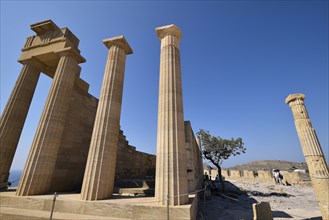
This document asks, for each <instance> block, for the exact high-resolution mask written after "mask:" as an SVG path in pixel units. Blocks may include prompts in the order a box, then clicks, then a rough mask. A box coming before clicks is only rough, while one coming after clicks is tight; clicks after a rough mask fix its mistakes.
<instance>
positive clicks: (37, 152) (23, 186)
mask: <svg viewBox="0 0 329 220" xmlns="http://www.w3.org/2000/svg"><path fill="white" fill-rule="evenodd" d="M58 55H59V56H60V59H59V63H58V66H57V69H56V72H55V75H54V79H53V82H52V85H51V87H50V91H49V94H48V97H47V101H46V104H45V107H44V109H43V112H42V115H41V119H40V122H39V125H38V128H37V130H36V133H35V136H34V139H33V142H32V146H31V149H30V152H29V155H28V159H27V162H26V164H25V167H24V171H23V174H22V177H21V180H20V182H19V186H18V189H17V191H16V195H18V196H28V195H38V194H45V193H47V192H48V190H49V188H50V186H51V181H52V177H53V172H54V168H55V163H56V159H57V153H58V150H59V147H60V141H61V136H62V133H63V129H64V125H65V118H66V113H67V110H68V106H69V102H70V97H71V92H72V90H73V85H74V81H75V78H76V76H78V75H79V73H80V70H81V68H80V67H79V65H78V64H79V62H83V61H84V59H83V58H82V57H80V55H78V54H75V53H74V52H72V51H69V50H64V51H62V52H58Z"/></svg>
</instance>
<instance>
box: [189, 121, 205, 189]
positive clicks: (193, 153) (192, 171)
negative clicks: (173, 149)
mask: <svg viewBox="0 0 329 220" xmlns="http://www.w3.org/2000/svg"><path fill="white" fill-rule="evenodd" d="M184 126H185V148H186V156H187V160H186V161H187V178H188V190H189V192H194V191H196V190H198V189H200V187H201V184H202V180H203V170H202V167H203V165H202V155H201V149H200V147H199V145H198V144H197V142H196V139H195V135H194V132H193V130H192V127H191V123H190V122H189V121H185V122H184Z"/></svg>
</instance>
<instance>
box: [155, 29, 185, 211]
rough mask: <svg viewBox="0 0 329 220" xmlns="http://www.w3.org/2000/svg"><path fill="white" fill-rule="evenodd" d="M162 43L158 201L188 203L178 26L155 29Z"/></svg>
mask: <svg viewBox="0 0 329 220" xmlns="http://www.w3.org/2000/svg"><path fill="white" fill-rule="evenodd" d="M156 33H157V35H158V38H159V40H160V41H161V54H160V82H159V104H158V105H159V106H158V130H157V159H156V179H155V181H156V182H155V197H156V199H157V201H158V204H160V205H170V206H176V205H183V204H186V203H187V201H188V196H187V193H188V179H187V165H186V164H187V163H186V150H185V135H184V133H185V131H184V113H183V96H182V79H181V66H180V48H179V41H180V40H181V37H182V35H181V31H180V30H179V28H178V27H177V26H176V25H167V26H163V27H158V28H156Z"/></svg>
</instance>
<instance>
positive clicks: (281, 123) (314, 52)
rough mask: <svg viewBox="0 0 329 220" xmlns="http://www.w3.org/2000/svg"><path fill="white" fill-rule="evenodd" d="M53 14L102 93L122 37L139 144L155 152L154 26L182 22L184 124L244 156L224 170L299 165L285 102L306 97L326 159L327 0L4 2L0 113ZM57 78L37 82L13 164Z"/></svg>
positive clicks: (129, 129)
mask: <svg viewBox="0 0 329 220" xmlns="http://www.w3.org/2000/svg"><path fill="white" fill-rule="evenodd" d="M46 19H52V20H53V21H54V22H55V23H56V24H57V25H58V26H59V27H68V28H69V29H70V30H71V31H72V32H73V33H74V34H75V35H76V36H77V37H78V38H79V39H80V50H81V54H82V55H83V56H84V57H85V58H86V59H87V62H86V63H84V64H82V65H81V67H82V72H81V77H82V78H83V79H84V80H85V81H87V82H88V83H89V84H90V93H91V94H92V95H94V96H95V97H99V93H100V87H101V83H102V79H103V74H104V67H105V62H106V57H107V48H106V47H105V46H104V45H103V44H102V40H103V39H106V38H109V37H113V36H117V35H124V36H125V37H126V39H127V41H128V42H129V43H130V45H131V47H132V48H133V50H134V54H132V55H129V56H128V57H127V62H126V71H125V84H124V92H123V104H122V113H121V128H122V129H123V130H124V133H125V135H126V136H127V139H128V140H129V143H130V144H131V145H134V146H136V147H137V149H138V150H140V151H144V152H149V153H154V154H155V153H156V128H157V104H158V85H159V82H158V81H159V59H160V58H159V56H160V51H159V50H160V42H159V40H158V38H157V36H156V34H155V30H154V29H155V28H156V27H159V26H163V25H167V24H172V23H174V24H176V25H177V26H178V27H180V28H181V31H182V34H183V38H182V41H181V66H182V77H183V99H184V114H185V120H190V121H191V123H192V127H193V129H194V131H195V132H196V131H198V130H199V129H200V128H204V129H206V130H209V131H210V132H211V133H212V134H215V135H219V136H221V137H223V138H231V137H234V138H236V137H242V138H243V140H244V142H245V146H246V147H247V153H246V154H244V155H242V156H238V157H235V158H232V159H229V160H227V161H226V162H224V164H223V166H224V167H227V166H231V165H235V164H240V163H245V162H249V161H253V160H261V159H272V160H290V161H297V162H301V161H304V157H303V154H302V151H301V147H300V144H299V140H298V137H297V133H296V129H295V126H294V122H293V117H292V113H291V110H290V108H289V107H288V106H287V105H286V104H285V102H284V100H285V98H286V97H287V96H288V95H289V94H291V93H304V94H305V95H306V107H307V109H308V112H309V115H310V118H311V121H312V123H313V127H314V128H315V130H316V132H317V134H318V137H319V140H320V143H321V145H322V148H323V150H324V153H325V155H326V157H327V159H328V1H316V0H310V1H297V0H296V1H266V0H265V1H177V2H176V1H169V2H166V1H157V2H151V1H123V2H121V1H53V2H49V1H48V2H43V1H1V86H0V88H1V112H2V111H3V108H4V106H5V104H6V102H7V100H8V97H9V95H10V93H11V90H12V88H13V86H14V84H15V81H16V79H17V77H18V74H19V72H20V69H21V67H22V66H21V64H19V63H18V62H17V58H18V57H19V56H20V53H21V48H22V47H23V45H24V43H25V38H26V37H27V36H30V35H33V34H34V32H32V31H31V30H30V24H33V23H36V22H39V21H43V20H46ZM50 84H51V79H50V78H48V77H47V76H45V75H42V77H41V78H40V80H39V84H38V87H37V90H36V92H35V96H34V98H33V101H32V104H31V110H30V112H29V115H28V118H27V121H26V123H25V127H24V130H23V134H22V136H21V140H20V142H19V147H18V149H17V152H16V156H15V159H14V163H13V166H12V169H21V168H23V166H24V163H25V160H26V157H27V154H28V151H29V149H30V146H31V142H32V138H33V135H34V132H35V130H36V127H37V124H38V121H39V118H40V115H41V111H42V108H43V105H44V103H45V100H46V96H47V94H48V91H49V88H50Z"/></svg>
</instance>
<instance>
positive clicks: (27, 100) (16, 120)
mask: <svg viewBox="0 0 329 220" xmlns="http://www.w3.org/2000/svg"><path fill="white" fill-rule="evenodd" d="M39 76H40V70H39V69H38V68H35V67H34V66H33V65H31V64H29V63H26V64H24V66H23V67H22V70H21V73H20V75H19V77H18V79H17V82H16V84H15V87H14V89H13V91H12V93H11V95H10V98H9V100H8V102H7V104H6V107H5V109H4V111H3V113H2V116H1V119H0V142H1V144H0V183H6V182H7V181H8V177H9V170H10V167H11V163H12V161H13V159H14V155H15V152H16V148H17V144H18V141H19V138H20V136H21V133H22V129H23V126H24V123H25V119H26V116H27V113H28V111H29V108H30V104H31V101H32V98H33V94H34V91H35V88H36V85H37V82H38V79H39Z"/></svg>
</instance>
